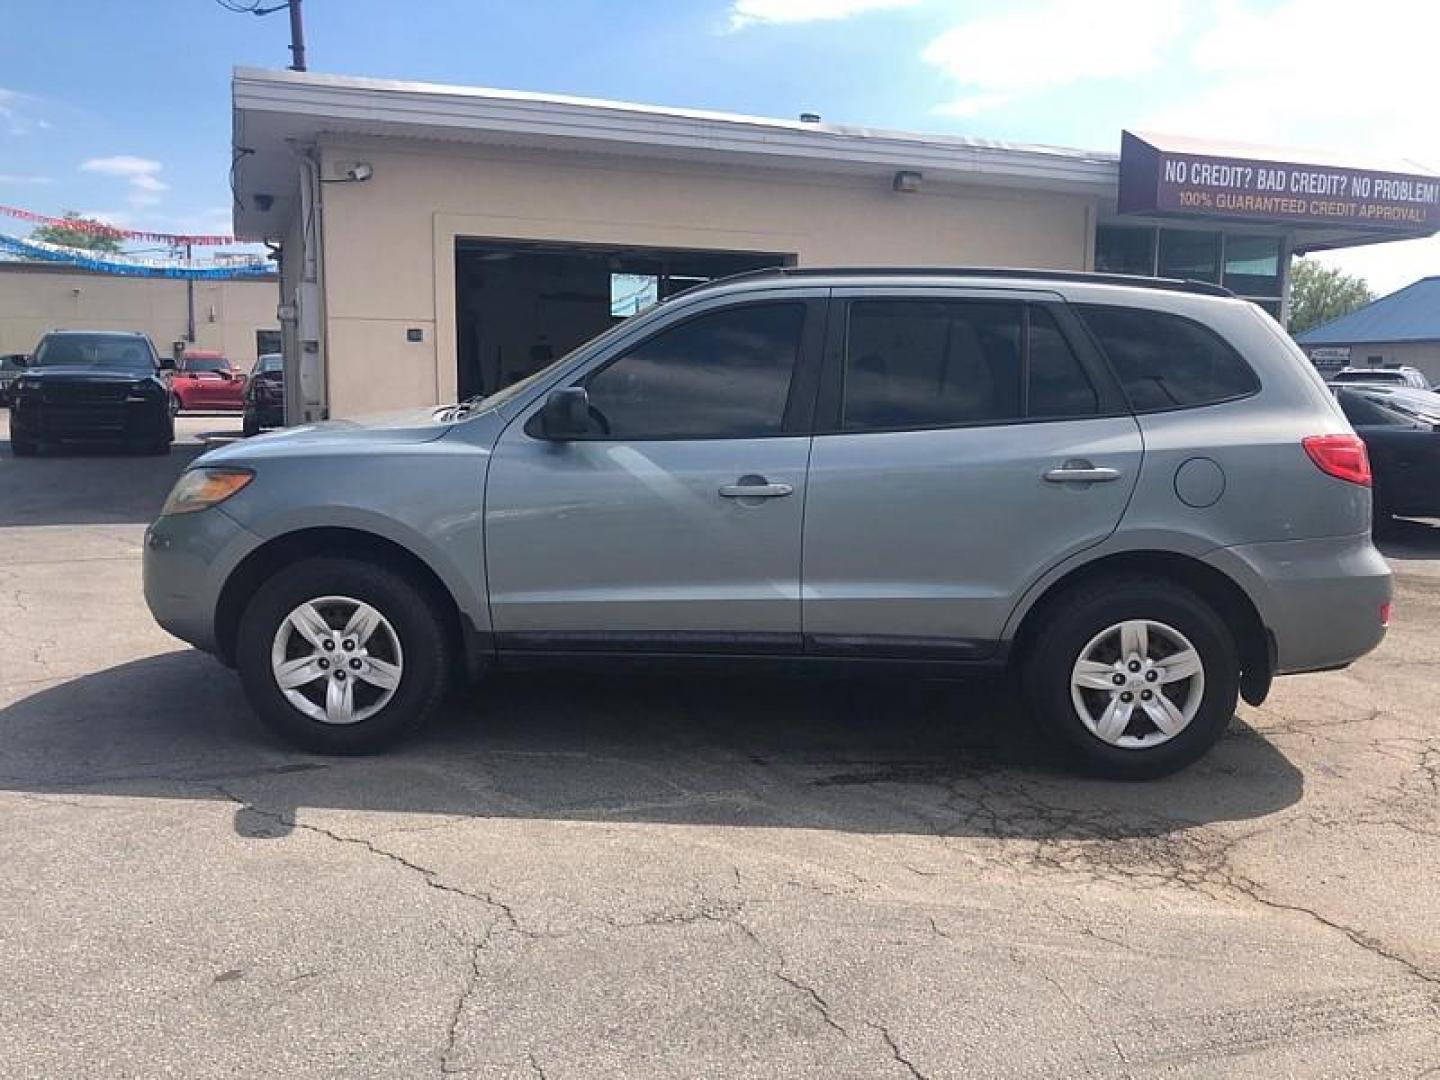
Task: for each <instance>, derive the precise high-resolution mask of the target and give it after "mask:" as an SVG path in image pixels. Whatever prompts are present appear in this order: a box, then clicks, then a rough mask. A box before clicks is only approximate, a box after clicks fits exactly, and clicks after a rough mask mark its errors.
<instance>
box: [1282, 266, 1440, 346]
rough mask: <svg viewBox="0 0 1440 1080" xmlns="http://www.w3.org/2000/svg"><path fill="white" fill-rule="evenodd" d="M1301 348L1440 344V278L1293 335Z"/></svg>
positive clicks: (1423, 282) (1414, 285)
mask: <svg viewBox="0 0 1440 1080" xmlns="http://www.w3.org/2000/svg"><path fill="white" fill-rule="evenodd" d="M1295 340H1296V341H1298V342H1299V343H1300V344H1301V345H1362V344H1367V343H1370V342H1374V343H1377V344H1378V343H1380V342H1386V341H1440V275H1436V276H1434V277H1427V278H1421V279H1420V280H1419V281H1417V282H1415V284H1413V285H1407V286H1405V288H1403V289H1401V290H1400V291H1399V292H1393V293H1391V294H1390V295H1389V296H1382V297H1381V298H1380V299H1379V300H1372V301H1371V302H1370V303H1368V304H1366V305H1365V306H1364V307H1362V308H1357V309H1356V310H1355V311H1352V312H1351V313H1350V314H1349V315H1341V316H1340V318H1338V319H1331V320H1330V321H1329V322H1328V323H1321V324H1320V325H1319V326H1314V327H1311V328H1310V329H1309V330H1306V331H1305V332H1304V333H1303V334H1296V335H1295Z"/></svg>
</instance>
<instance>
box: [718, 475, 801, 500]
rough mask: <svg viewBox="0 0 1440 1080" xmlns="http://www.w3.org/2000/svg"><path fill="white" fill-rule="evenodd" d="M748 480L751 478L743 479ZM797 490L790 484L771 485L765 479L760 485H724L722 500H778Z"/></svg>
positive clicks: (721, 491)
mask: <svg viewBox="0 0 1440 1080" xmlns="http://www.w3.org/2000/svg"><path fill="white" fill-rule="evenodd" d="M741 479H742V480H748V479H749V477H741ZM794 491H795V489H794V488H793V487H791V486H790V485H789V484H770V483H766V482H765V481H764V480H763V479H762V480H760V482H759V483H749V484H724V485H722V486H721V488H720V497H721V498H722V499H778V498H780V497H781V496H782V495H790V494H793V493H794Z"/></svg>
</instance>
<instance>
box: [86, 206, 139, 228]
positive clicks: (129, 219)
mask: <svg viewBox="0 0 1440 1080" xmlns="http://www.w3.org/2000/svg"><path fill="white" fill-rule="evenodd" d="M80 216H81V217H83V218H89V219H90V220H91V221H100V222H104V223H105V224H106V225H114V226H115V227H116V228H117V229H129V228H132V227H133V226H134V224H135V216H134V215H133V214H131V213H130V212H129V211H128V210H81V211H80Z"/></svg>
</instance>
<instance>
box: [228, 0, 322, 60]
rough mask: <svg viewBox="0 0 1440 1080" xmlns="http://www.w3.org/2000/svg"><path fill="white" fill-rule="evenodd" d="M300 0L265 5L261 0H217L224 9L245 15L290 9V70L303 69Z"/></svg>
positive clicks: (303, 29)
mask: <svg viewBox="0 0 1440 1080" xmlns="http://www.w3.org/2000/svg"><path fill="white" fill-rule="evenodd" d="M300 2H301V0H281V2H280V3H278V4H271V5H270V6H269V7H265V6H264V3H263V0H249V3H246V2H245V0H218V3H219V4H220V6H221V7H223V8H224V9H225V10H226V11H234V12H237V13H241V12H243V13H244V14H247V15H274V14H275V12H277V11H282V10H284V9H285V8H289V9H290V70H291V71H304V70H306V68H305V20H304V18H303V16H302V15H301V13H300Z"/></svg>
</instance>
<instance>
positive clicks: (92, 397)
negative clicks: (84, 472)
mask: <svg viewBox="0 0 1440 1080" xmlns="http://www.w3.org/2000/svg"><path fill="white" fill-rule="evenodd" d="M171 363H172V362H171V361H170V360H169V359H168V358H166V359H163V360H162V359H161V357H160V356H159V355H158V354H157V353H156V351H155V346H154V345H153V344H152V343H151V341H150V339H149V338H148V337H146V336H145V335H144V334H134V333H121V332H97V331H73V330H56V331H53V332H52V333H49V334H46V335H45V336H44V337H43V338H41V339H40V344H39V345H37V346H36V348H35V352H34V354H33V355H32V356H31V357H30V358H29V360H28V361H27V362H26V364H25V367H24V369H23V371H22V372H21V374H20V375H19V376H18V377H17V378H16V379H15V380H14V381H13V382H12V383H11V384H10V446H11V449H12V450H14V452H15V455H16V456H17V457H27V456H29V455H31V454H34V453H36V452H37V451H39V450H40V449H41V448H42V447H43V446H45V445H47V444H54V443H66V442H90V443H94V442H105V443H123V444H125V445H128V446H132V447H134V448H136V449H139V450H143V451H145V452H146V453H151V454H165V453H169V451H170V443H171V442H172V441H173V440H174V438H175V421H174V415H173V409H172V408H171V394H170V383H169V372H168V370H167V369H168V368H169V367H170V366H171Z"/></svg>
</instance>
